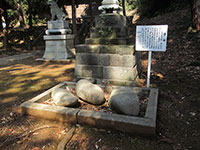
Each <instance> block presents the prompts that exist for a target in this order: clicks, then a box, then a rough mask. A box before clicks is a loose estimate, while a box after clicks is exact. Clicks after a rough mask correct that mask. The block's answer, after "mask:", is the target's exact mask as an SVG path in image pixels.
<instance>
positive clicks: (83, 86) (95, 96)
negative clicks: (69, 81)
mask: <svg viewBox="0 0 200 150" xmlns="http://www.w3.org/2000/svg"><path fill="white" fill-rule="evenodd" d="M75 89H76V94H77V96H79V97H80V98H81V99H83V100H84V101H87V102H89V103H92V104H97V105H98V104H102V103H104V102H105V99H104V92H103V90H102V89H101V88H100V87H99V86H98V85H95V84H92V83H91V82H90V81H88V80H85V79H82V80H80V81H78V82H77V84H76V88H75Z"/></svg>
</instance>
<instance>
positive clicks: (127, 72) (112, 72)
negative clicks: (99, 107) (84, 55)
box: [75, 64, 138, 85]
mask: <svg viewBox="0 0 200 150" xmlns="http://www.w3.org/2000/svg"><path fill="white" fill-rule="evenodd" d="M137 77H138V70H137V65H136V66H135V67H134V68H131V67H113V66H99V65H80V64H76V68H75V78H76V79H82V78H86V79H95V80H97V81H98V80H99V81H100V82H104V83H118V84H117V85H133V84H135V83H136V79H137Z"/></svg>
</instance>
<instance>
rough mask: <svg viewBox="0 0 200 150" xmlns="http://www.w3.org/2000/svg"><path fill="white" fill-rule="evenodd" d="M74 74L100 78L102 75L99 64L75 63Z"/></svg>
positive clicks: (78, 76) (81, 76)
mask: <svg viewBox="0 0 200 150" xmlns="http://www.w3.org/2000/svg"><path fill="white" fill-rule="evenodd" d="M75 76H76V77H77V78H84V77H92V78H100V79H101V78H102V77H103V68H102V67H101V66H89V65H79V64H76V68H75Z"/></svg>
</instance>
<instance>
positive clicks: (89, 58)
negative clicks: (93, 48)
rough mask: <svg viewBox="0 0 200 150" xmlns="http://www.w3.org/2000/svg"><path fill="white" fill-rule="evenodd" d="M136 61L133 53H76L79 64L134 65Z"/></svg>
mask: <svg viewBox="0 0 200 150" xmlns="http://www.w3.org/2000/svg"><path fill="white" fill-rule="evenodd" d="M136 62H137V57H136V56H135V55H119V54H95V53H77V55H76V63H77V64H80V65H99V66H118V67H134V66H135V65H136Z"/></svg>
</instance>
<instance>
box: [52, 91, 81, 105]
mask: <svg viewBox="0 0 200 150" xmlns="http://www.w3.org/2000/svg"><path fill="white" fill-rule="evenodd" d="M51 97H52V98H53V100H54V102H55V104H56V105H57V106H73V105H75V104H77V103H78V98H77V97H76V96H74V95H73V94H72V93H70V92H69V91H67V90H66V89H62V88H55V89H54V90H53V91H52V93H51Z"/></svg>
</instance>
